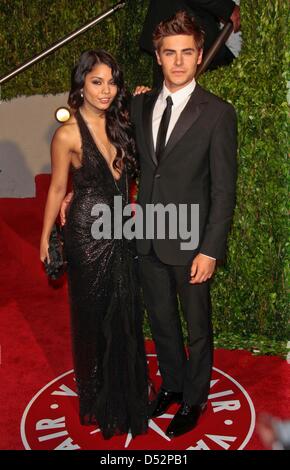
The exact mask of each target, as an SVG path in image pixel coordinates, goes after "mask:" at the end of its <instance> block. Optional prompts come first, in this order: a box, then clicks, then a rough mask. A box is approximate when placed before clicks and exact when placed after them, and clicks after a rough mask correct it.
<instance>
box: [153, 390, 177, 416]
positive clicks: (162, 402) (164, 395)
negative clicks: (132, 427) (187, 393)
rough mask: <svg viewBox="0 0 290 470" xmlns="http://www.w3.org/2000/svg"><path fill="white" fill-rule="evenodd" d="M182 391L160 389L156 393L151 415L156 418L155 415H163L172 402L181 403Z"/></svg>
mask: <svg viewBox="0 0 290 470" xmlns="http://www.w3.org/2000/svg"><path fill="white" fill-rule="evenodd" d="M181 401H182V393H181V392H168V391H166V390H164V389H161V390H160V392H159V393H158V396H157V398H156V401H155V402H154V404H153V411H152V412H151V417H152V418H156V417H157V416H160V415H163V413H165V411H167V410H168V408H169V406H170V405H172V403H181Z"/></svg>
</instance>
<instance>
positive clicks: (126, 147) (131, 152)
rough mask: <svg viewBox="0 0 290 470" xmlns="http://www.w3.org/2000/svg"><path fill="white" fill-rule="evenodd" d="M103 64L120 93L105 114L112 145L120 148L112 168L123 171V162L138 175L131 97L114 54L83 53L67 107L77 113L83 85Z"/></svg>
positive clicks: (72, 83)
mask: <svg viewBox="0 0 290 470" xmlns="http://www.w3.org/2000/svg"><path fill="white" fill-rule="evenodd" d="M100 64H105V65H107V66H108V67H110V69H111V70H112V77H113V80H114V82H115V84H116V85H117V90H118V91H117V95H116V97H115V99H114V101H113V102H112V104H111V106H110V108H109V109H108V110H107V111H106V133H107V136H108V138H109V140H110V142H111V143H112V144H113V145H114V146H115V147H116V149H117V155H116V158H115V160H114V162H113V167H114V168H115V169H117V170H120V169H121V161H122V159H123V161H124V163H125V164H126V167H127V169H128V172H129V173H130V175H131V176H137V174H138V164H137V158H136V145H135V140H134V137H133V129H132V125H131V123H130V120H129V111H128V101H129V95H128V92H127V90H126V88H125V84H124V78H123V72H122V71H121V69H120V67H119V65H118V64H117V62H116V60H115V59H114V57H113V56H111V54H109V53H108V52H106V51H104V50H102V49H98V50H90V51H85V52H83V53H82V54H81V56H80V59H79V61H78V63H77V64H76V66H75V67H74V69H73V71H72V75H71V89H70V93H69V98H68V104H69V106H70V107H71V108H73V109H75V110H77V109H78V108H79V107H80V106H81V105H82V104H83V102H84V99H83V97H82V96H81V89H82V88H83V86H84V83H85V77H86V75H87V74H88V73H89V72H91V70H92V69H93V68H94V67H95V66H96V65H100ZM123 152H124V157H123Z"/></svg>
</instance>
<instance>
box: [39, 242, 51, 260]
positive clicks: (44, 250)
mask: <svg viewBox="0 0 290 470" xmlns="http://www.w3.org/2000/svg"><path fill="white" fill-rule="evenodd" d="M48 247H49V243H48V241H47V240H46V239H44V240H42V239H41V241H40V260H41V261H42V262H43V263H44V261H45V260H47V262H48V264H49V263H50V258H49V253H48Z"/></svg>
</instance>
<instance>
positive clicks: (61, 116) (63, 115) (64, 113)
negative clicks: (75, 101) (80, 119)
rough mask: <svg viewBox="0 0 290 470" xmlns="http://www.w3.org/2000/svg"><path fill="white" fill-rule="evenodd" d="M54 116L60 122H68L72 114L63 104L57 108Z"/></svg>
mask: <svg viewBox="0 0 290 470" xmlns="http://www.w3.org/2000/svg"><path fill="white" fill-rule="evenodd" d="M54 116H55V119H56V120H57V121H58V122H66V121H67V120H68V119H69V118H70V116H71V114H70V110H69V109H68V108H66V107H64V106H62V107H60V108H57V110H56V111H55V113H54Z"/></svg>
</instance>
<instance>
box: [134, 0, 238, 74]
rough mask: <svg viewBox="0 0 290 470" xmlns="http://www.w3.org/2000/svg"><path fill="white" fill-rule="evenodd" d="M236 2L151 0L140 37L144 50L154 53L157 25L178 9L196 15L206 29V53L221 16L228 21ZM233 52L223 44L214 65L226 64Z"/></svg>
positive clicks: (216, 34)
mask: <svg viewBox="0 0 290 470" xmlns="http://www.w3.org/2000/svg"><path fill="white" fill-rule="evenodd" d="M234 7H235V3H234V2H233V1H232V0H151V2H150V4H149V9H148V12H147V15H146V18H145V22H144V26H143V30H142V33H141V37H140V46H141V48H142V49H143V50H145V51H147V52H149V53H150V54H154V48H153V43H152V34H153V31H154V29H155V27H156V26H157V25H158V23H160V21H164V20H166V19H168V18H170V17H171V16H173V15H174V14H175V13H176V12H177V11H178V10H186V11H187V12H188V13H189V14H191V15H194V16H195V17H196V18H197V20H198V21H199V23H200V25H201V26H202V28H203V29H204V31H205V44H204V53H206V52H207V50H208V49H209V48H210V46H211V45H212V44H213V42H214V41H215V39H216V37H217V36H218V34H219V27H218V22H219V18H222V19H223V20H225V21H228V20H229V18H230V16H231V14H232V12H233V9H234ZM229 55H230V56H231V55H232V54H231V52H230V51H229V50H228V49H227V47H226V46H223V47H222V48H221V50H220V51H219V52H218V54H217V56H216V57H215V59H214V61H213V63H212V66H218V65H224V64H226V63H227V61H228V56H229Z"/></svg>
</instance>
